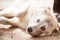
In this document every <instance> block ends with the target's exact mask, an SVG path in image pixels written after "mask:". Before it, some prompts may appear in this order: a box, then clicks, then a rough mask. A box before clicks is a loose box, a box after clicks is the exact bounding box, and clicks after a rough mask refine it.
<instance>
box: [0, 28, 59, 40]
mask: <svg viewBox="0 0 60 40" xmlns="http://www.w3.org/2000/svg"><path fill="white" fill-rule="evenodd" d="M0 40H60V33H58V35H55V36H48V37H31V36H30V35H29V34H27V33H25V32H24V31H22V30H21V29H18V28H17V29H14V30H5V29H3V30H2V29H0Z"/></svg>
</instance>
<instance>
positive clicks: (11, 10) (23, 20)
mask: <svg viewBox="0 0 60 40" xmlns="http://www.w3.org/2000/svg"><path fill="white" fill-rule="evenodd" d="M20 1H21V0H20ZM23 1H24V2H23ZM23 1H21V3H20V2H19V0H18V2H17V3H16V4H15V2H16V1H13V2H12V3H13V4H12V6H11V7H10V5H11V3H10V5H8V6H6V8H4V7H5V6H4V5H5V4H4V5H3V8H2V9H3V10H2V11H0V16H6V17H13V18H11V19H6V21H7V22H8V23H9V24H11V25H13V26H18V27H20V28H23V29H27V28H28V27H30V26H31V27H32V28H33V31H34V32H32V33H30V34H31V35H32V36H34V35H37V34H39V33H38V32H40V29H39V27H41V25H42V26H43V24H44V25H46V26H47V27H46V31H44V32H43V33H42V34H41V36H44V35H50V34H51V33H52V31H53V30H54V29H56V30H58V31H59V27H58V26H59V25H58V22H57V20H56V18H55V16H54V15H53V2H54V1H53V0H50V1H49V0H39V1H38V0H28V1H26V0H23ZM46 1H47V2H46ZM2 4H3V3H2ZM0 6H1V5H0ZM37 19H40V20H41V22H39V23H37V22H36V20H37ZM45 20H48V21H49V24H51V27H49V25H48V23H47V22H46V21H45ZM40 24H41V25H40ZM37 25H39V26H37ZM35 26H36V29H34V27H35ZM26 27H27V28H26ZM37 29H39V30H37ZM37 31H38V32H37ZM36 32H37V33H36Z"/></svg>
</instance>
